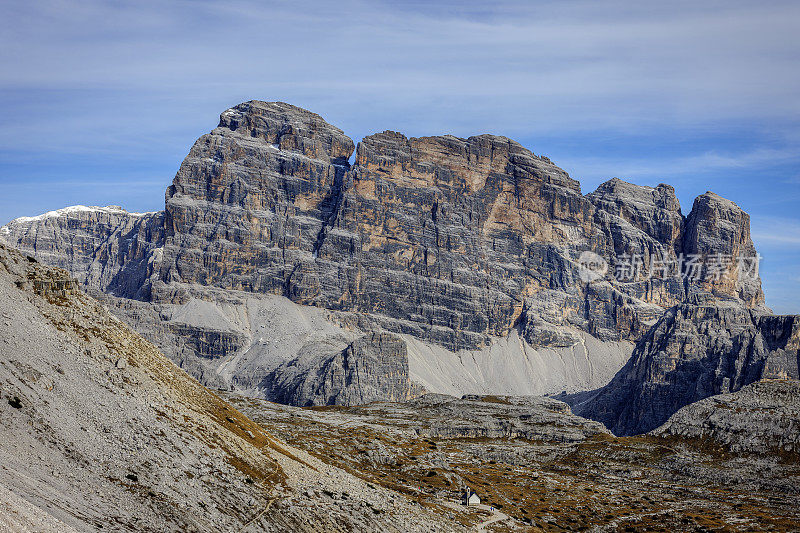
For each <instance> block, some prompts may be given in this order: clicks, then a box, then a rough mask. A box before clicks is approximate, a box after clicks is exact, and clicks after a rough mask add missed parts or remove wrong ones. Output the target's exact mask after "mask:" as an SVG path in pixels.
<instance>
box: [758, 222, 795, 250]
mask: <svg viewBox="0 0 800 533" xmlns="http://www.w3.org/2000/svg"><path fill="white" fill-rule="evenodd" d="M750 225H751V235H752V237H753V240H754V241H755V243H756V245H757V246H758V247H759V248H763V249H769V248H776V247H782V248H800V219H796V218H788V217H775V216H759V217H755V218H753V219H752V220H751V222H750Z"/></svg>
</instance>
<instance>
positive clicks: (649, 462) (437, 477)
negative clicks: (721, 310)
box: [226, 384, 800, 532]
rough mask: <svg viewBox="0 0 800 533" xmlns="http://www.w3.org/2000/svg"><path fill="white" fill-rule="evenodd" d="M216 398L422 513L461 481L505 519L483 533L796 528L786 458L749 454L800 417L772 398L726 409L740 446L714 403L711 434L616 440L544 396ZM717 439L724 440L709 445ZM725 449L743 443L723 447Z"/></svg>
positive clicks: (791, 460) (798, 519)
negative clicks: (347, 402) (349, 401)
mask: <svg viewBox="0 0 800 533" xmlns="http://www.w3.org/2000/svg"><path fill="white" fill-rule="evenodd" d="M784 385H785V384H784ZM759 386H760V384H759ZM796 389H797V387H796V386H795V387H794V390H795V392H796ZM746 390H748V388H746V389H743V390H742V391H740V392H739V393H736V395H737V396H740V397H741V396H744V394H745V391H746ZM765 393H766V394H769V391H765ZM792 394H794V393H792ZM226 396H227V397H229V398H230V400H231V401H232V402H233V403H234V405H236V406H237V407H238V408H240V409H241V410H242V411H243V412H246V413H247V414H248V416H250V417H252V418H253V419H254V420H257V421H263V422H264V423H268V424H270V427H273V428H275V429H274V431H276V432H277V434H278V435H280V436H281V438H283V439H285V440H287V441H288V442H291V443H292V444H294V445H296V446H298V447H301V448H303V449H305V450H308V451H309V452H310V453H311V454H313V455H315V456H317V457H319V458H320V459H322V460H324V461H326V462H329V463H331V464H336V465H339V466H341V467H342V468H345V469H347V470H348V471H349V472H352V473H353V474H354V475H357V476H359V477H362V478H363V479H364V480H366V481H369V482H370V483H373V484H375V485H378V486H384V487H391V488H392V489H393V490H396V491H398V492H401V493H403V494H406V495H408V496H409V497H410V498H413V499H414V500H416V501H419V502H421V503H422V504H423V505H441V504H442V503H443V502H444V503H446V502H454V501H455V500H457V499H458V497H459V493H460V490H461V489H462V487H463V486H464V485H467V486H469V487H470V488H471V489H473V490H474V491H475V492H477V493H478V495H479V496H480V497H481V499H482V500H483V502H484V503H488V504H489V505H491V506H493V507H495V508H497V509H500V510H501V511H502V513H503V514H505V515H506V516H508V517H509V518H508V519H505V520H502V521H500V522H497V523H495V524H494V525H493V526H492V528H490V529H489V530H490V531H497V532H499V531H509V532H510V531H517V532H519V531H531V532H537V531H553V532H557V531H583V530H588V531H597V532H605V531H609V532H611V531H614V532H617V531H658V532H674V531H731V532H733V531H741V532H745V531H794V530H796V529H797V528H798V527H799V525H800V514H798V513H799V511H798V508H797V505H796V494H797V491H798V490H800V487H799V486H798V479H800V477H798V474H800V461H798V454H797V452H796V451H784V452H782V453H781V454H780V455H776V454H774V453H763V452H761V451H760V449H761V448H759V447H757V446H754V445H755V444H758V443H760V444H761V445H764V444H767V445H768V444H769V443H770V441H771V439H773V438H774V437H776V436H777V433H778V432H780V431H783V430H785V429H787V428H789V426H793V428H794V429H791V430H790V431H787V432H786V433H785V434H786V435H793V436H795V437H796V434H797V427H798V422H800V419H798V417H797V412H796V410H795V409H794V407H790V408H788V410H787V411H783V412H781V411H779V412H778V413H776V414H779V415H787V416H786V417H785V418H783V419H781V420H780V421H778V420H777V419H774V418H773V419H770V416H771V415H769V414H767V412H766V410H767V409H769V407H771V406H774V405H776V404H777V403H778V402H775V401H772V402H770V401H769V400H768V399H766V398H764V395H762V399H761V400H760V401H758V402H750V401H748V400H745V399H744V398H741V399H740V400H734V399H733V398H731V399H730V400H727V399H726V400H725V402H726V403H727V404H730V405H731V406H732V407H734V408H736V407H742V408H743V412H742V416H741V417H740V418H739V423H740V424H742V425H746V421H747V418H748V416H749V414H752V413H753V412H754V411H756V410H760V413H761V414H760V415H759V416H758V422H757V423H756V424H757V428H759V429H756V430H755V431H754V432H753V435H752V436H751V437H748V436H747V435H746V434H742V433H740V432H738V431H737V430H736V427H737V426H738V425H739V423H737V424H734V426H733V427H732V428H730V429H731V430H729V431H726V429H725V427H724V426H723V423H724V420H725V417H724V415H722V414H721V411H720V412H716V411H715V410H714V408H713V407H712V408H710V409H707V413H709V414H710V415H711V418H712V420H713V421H714V424H713V425H714V426H716V427H718V428H719V431H716V432H715V434H714V435H710V434H708V433H703V432H693V433H691V434H690V435H689V434H688V433H687V435H688V436H687V437H682V436H679V435H675V434H670V432H669V431H665V433H664V435H663V436H655V435H645V436H637V437H624V438H617V437H613V436H611V435H610V433H609V432H608V431H607V430H606V429H605V428H604V427H603V426H602V425H601V424H599V423H597V422H593V421H589V420H585V419H582V418H580V417H577V416H575V415H573V414H572V413H570V411H569V408H568V407H567V406H566V405H565V404H563V403H562V402H559V401H556V400H553V399H550V398H534V397H509V396H470V397H466V398H460V399H459V398H455V397H452V396H445V395H425V396H423V397H421V398H418V399H416V400H413V401H410V402H405V403H402V404H397V403H388V402H379V403H373V404H370V405H365V406H358V407H347V408H345V407H338V406H332V407H313V408H305V409H304V408H297V407H292V406H285V405H278V404H272V403H269V402H265V401H263V400H255V399H246V398H242V397H241V396H238V395H235V394H230V395H226ZM726 396H727V395H726ZM710 400H711V399H709V400H706V401H710ZM734 402H735V403H734ZM701 403H704V402H701ZM794 404H795V402H792V404H791V405H794ZM698 405H700V404H698ZM687 409H688V408H687ZM723 410H724V409H723ZM677 416H678V415H676V417H677ZM700 424H702V422H701V421H699V420H697V421H696V424H695V426H696V427H698V426H699V425H700ZM770 427H772V428H775V429H778V428H781V429H780V430H779V431H778V432H776V431H770V430H769V429H768V428H770ZM762 429H767V430H766V431H763V430H762ZM723 434H727V436H728V438H727V439H718V438H717V437H719V436H721V435H723ZM735 443H747V444H748V446H747V447H746V448H740V449H739V450H738V451H733V447H734V446H735ZM450 509H451V510H450V511H448V512H452V513H453V516H454V518H455V519H457V520H464V521H465V522H466V521H467V520H469V519H470V516H469V515H468V514H466V513H464V512H463V508H462V510H461V511H459V508H458V506H454V507H452V508H450ZM483 519H484V520H487V519H489V516H488V514H487V515H484V517H483ZM471 523H474V522H471Z"/></svg>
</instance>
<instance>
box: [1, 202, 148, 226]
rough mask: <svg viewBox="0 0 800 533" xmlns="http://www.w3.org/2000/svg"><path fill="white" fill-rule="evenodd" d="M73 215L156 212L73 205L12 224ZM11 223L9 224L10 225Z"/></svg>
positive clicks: (113, 206) (139, 215)
mask: <svg viewBox="0 0 800 533" xmlns="http://www.w3.org/2000/svg"><path fill="white" fill-rule="evenodd" d="M73 213H108V214H112V215H129V216H132V217H143V216H146V215H152V214H153V213H155V211H151V212H147V213H129V212H128V211H125V210H124V209H122V208H121V207H119V206H117V205H108V206H105V207H98V206H85V205H73V206H70V207H64V208H62V209H56V210H55V211H48V212H47V213H42V214H41V215H36V216H34V217H19V218H15V219H14V220H12V221H11V222H10V223H13V222H19V223H25V222H36V221H39V220H44V219H47V218H56V217H60V216H64V215H71V214H73ZM10 223H9V224H10Z"/></svg>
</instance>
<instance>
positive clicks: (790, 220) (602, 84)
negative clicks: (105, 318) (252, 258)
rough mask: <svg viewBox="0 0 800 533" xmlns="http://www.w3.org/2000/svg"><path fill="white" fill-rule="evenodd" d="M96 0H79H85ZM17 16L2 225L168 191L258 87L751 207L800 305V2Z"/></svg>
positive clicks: (573, 170)
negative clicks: (192, 152) (494, 137)
mask: <svg viewBox="0 0 800 533" xmlns="http://www.w3.org/2000/svg"><path fill="white" fill-rule="evenodd" d="M76 4H77V5H76ZM3 11H4V13H3V14H4V23H3V24H2V29H0V112H1V113H2V117H3V119H2V126H3V127H2V128H0V185H1V186H2V190H3V191H4V194H3V195H2V196H0V224H2V223H5V222H7V221H8V220H11V219H12V218H15V217H17V216H22V215H31V214H37V213H40V212H43V211H47V210H51V209H56V208H59V207H63V206H66V205H73V204H84V205H107V204H117V205H122V206H123V207H125V208H127V209H129V210H131V211H144V210H158V209H161V208H163V195H164V189H165V188H166V186H167V185H168V184H169V183H170V182H171V180H172V177H173V175H174V173H175V171H176V169H177V168H178V165H179V164H180V161H181V159H182V158H183V157H184V156H185V154H186V152H187V151H188V149H189V147H190V146H191V144H192V143H193V142H194V140H195V139H196V138H197V137H198V136H200V135H201V134H203V133H205V132H207V131H209V130H210V129H212V128H213V127H214V126H215V125H216V123H217V120H218V116H219V113H220V112H222V111H223V110H224V109H226V108H228V107H230V106H232V105H235V104H237V103H239V102H241V101H245V100H251V99H260V100H282V101H286V102H290V103H293V104H296V105H300V106H302V107H306V108H308V109H311V110H313V111H316V112H318V113H320V114H321V115H323V116H324V117H325V118H326V119H327V120H328V121H329V122H331V123H333V124H335V125H337V126H339V127H341V128H342V129H344V130H345V132H346V133H347V134H348V135H350V136H351V137H353V138H354V139H355V140H358V139H360V138H361V137H363V136H364V135H368V134H370V133H373V132H376V131H383V130H385V129H394V130H398V131H401V132H403V133H405V134H407V135H412V136H414V135H435V134H443V133H452V134H455V135H459V136H469V135H473V134H479V133H496V134H502V135H507V136H509V137H512V138H514V139H516V140H518V141H519V142H521V143H522V144H524V145H525V146H527V147H528V148H530V149H531V150H533V151H534V152H535V153H537V154H543V155H547V156H549V157H550V158H552V159H553V160H554V161H555V162H556V163H557V164H559V165H560V166H562V167H563V168H565V169H566V170H567V171H569V172H570V174H571V175H572V176H573V177H575V178H576V179H579V180H580V181H581V183H582V187H583V190H584V192H588V191H590V190H593V189H594V188H595V187H596V186H597V185H598V184H599V183H601V182H603V181H605V180H606V179H609V178H611V177H614V176H616V177H619V178H621V179H625V180H627V181H632V182H634V183H640V184H649V185H655V184H658V183H661V182H665V183H670V184H672V185H673V186H674V187H675V188H676V191H677V193H678V196H679V198H680V200H681V205H682V207H683V211H684V213H688V211H689V210H690V209H691V204H692V200H693V198H694V197H695V196H697V195H698V194H701V193H703V192H705V191H706V190H713V191H714V192H716V193H718V194H721V195H723V196H725V197H728V198H730V199H732V200H734V201H735V202H737V203H738V204H739V205H740V206H742V207H743V208H744V209H745V210H746V211H748V212H749V213H750V215H751V217H752V231H753V235H754V238H755V241H756V245H757V247H758V249H759V251H760V253H761V254H762V255H763V256H764V260H763V263H762V277H763V279H764V286H765V290H766V293H767V303H768V305H770V306H771V307H773V308H774V309H775V311H777V312H783V313H800V268H798V267H800V210H799V209H798V207H797V206H798V205H800V96H799V95H800V68H798V65H799V64H800V63H798V60H800V3H798V2H793V1H786V2H783V1H773V2H769V1H767V2H763V1H761V2H755V1H751V2H742V1H736V0H727V1H697V0H695V1H692V2H688V1H687V2H684V1H675V2H668V1H667V2H665V1H660V2H649V1H638V2H633V1H625V2H620V1H614V0H611V1H607V2H594V1H588V0H586V1H584V0H576V1H570V0H560V1H553V2H548V1H544V2H498V3H489V2H485V1H484V2H470V1H467V0H464V1H459V2H436V3H434V4H432V3H430V2H353V1H347V0H345V1H341V2H322V1H319V2H305V1H299V2H298V1H286V2H283V1H281V2H267V1H264V2H250V1H233V2H219V1H209V2H206V1H191V2H190V1H178V2H148V1H142V2H93V1H83V2H79V3H78V2H67V1H48V0H43V1H37V2H29V1H26V2H21V1H16V0H6V1H5V2H4V3H3Z"/></svg>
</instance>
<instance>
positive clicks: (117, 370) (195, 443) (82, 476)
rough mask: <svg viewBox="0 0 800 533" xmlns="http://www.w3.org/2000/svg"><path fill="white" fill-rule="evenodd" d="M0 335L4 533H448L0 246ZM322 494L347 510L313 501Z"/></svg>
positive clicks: (61, 276) (46, 270)
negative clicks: (274, 429)
mask: <svg viewBox="0 0 800 533" xmlns="http://www.w3.org/2000/svg"><path fill="white" fill-rule="evenodd" d="M0 326H1V327H0V400H1V401H0V413H1V416H0V526H2V527H3V528H5V529H4V530H10V531H46V530H51V531H69V530H70V528H72V529H74V530H78V531H96V530H99V529H100V528H102V529H103V530H108V529H111V530H124V531H159V532H161V531H240V530H242V528H243V527H244V526H245V525H247V524H250V525H251V526H253V527H254V528H255V529H257V530H259V531H288V530H291V531H350V530H353V529H356V530H358V529H361V530H386V531H432V530H440V529H442V530H453V529H458V527H459V526H458V525H457V524H454V525H452V526H451V525H448V524H446V523H440V522H439V518H438V517H437V516H436V515H432V514H429V513H426V512H424V511H421V510H415V509H410V510H409V509H405V508H404V506H403V505H402V498H401V499H400V500H398V497H397V495H394V494H392V493H390V492H387V491H386V490H380V489H375V488H369V487H367V486H366V485H365V484H364V483H363V482H361V481H360V480H358V479H357V478H353V477H352V476H349V475H348V474H346V473H344V472H342V471H340V470H338V469H336V468H333V467H329V466H327V465H325V464H323V463H320V462H319V461H318V460H316V459H314V458H312V457H310V456H308V455H307V454H305V453H304V452H302V451H300V450H296V449H293V448H291V447H289V446H288V445H285V444H283V443H281V442H280V441H278V440H277V439H274V438H273V437H271V436H269V435H268V434H267V433H265V431H264V430H263V429H262V428H261V427H259V426H258V425H256V424H255V423H253V422H252V421H250V420H249V419H248V418H246V417H245V416H244V415H242V414H241V413H240V412H238V411H237V410H236V409H234V408H233V407H232V406H231V405H230V404H229V403H227V402H225V401H223V400H221V399H219V398H218V397H217V396H215V395H214V394H212V393H210V392H209V391H208V390H206V389H205V388H203V387H202V386H200V385H199V384H198V383H197V382H196V381H195V380H193V379H192V378H190V377H189V376H188V375H186V374H185V373H184V372H183V371H181V370H180V369H178V368H177V367H176V366H175V365H174V364H173V363H172V362H170V361H169V360H167V359H166V358H165V357H164V356H163V355H161V354H160V353H159V352H158V351H157V350H156V349H155V348H154V347H153V346H152V345H150V344H149V343H147V342H146V341H144V340H143V339H141V338H140V337H139V336H138V335H136V334H135V333H133V332H132V331H130V330H129V329H128V328H127V327H126V326H124V325H123V324H122V323H121V322H120V321H119V320H117V319H116V318H114V317H113V315H111V314H109V313H108V312H107V311H106V310H105V309H104V308H103V307H102V306H101V305H99V304H98V303H97V302H96V301H94V300H92V299H91V298H89V297H88V296H86V295H84V294H83V293H82V292H80V290H78V288H77V285H76V283H75V282H74V281H73V280H71V278H69V276H68V275H67V274H66V273H65V272H64V271H62V270H58V269H54V268H51V267H43V266H41V265H39V264H38V263H36V262H35V260H33V259H32V258H26V257H25V256H24V255H22V254H19V253H17V252H15V251H13V250H10V249H8V248H6V247H5V246H2V245H0ZM334 489H335V490H337V491H340V492H341V491H342V490H346V491H347V492H348V494H349V499H348V500H347V501H336V500H334V499H332V498H330V497H327V496H324V495H323V494H322V493H321V492H317V491H322V490H328V491H331V490H334Z"/></svg>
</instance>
